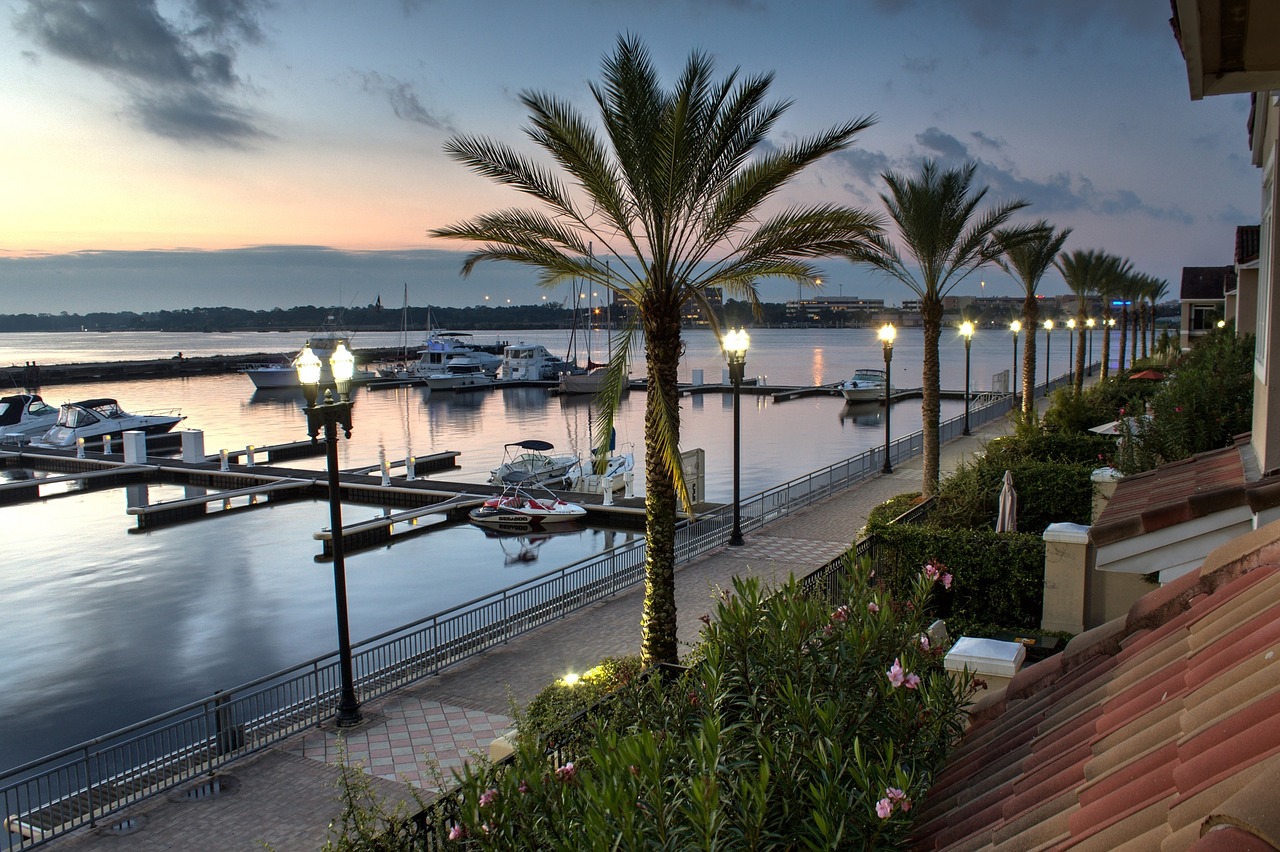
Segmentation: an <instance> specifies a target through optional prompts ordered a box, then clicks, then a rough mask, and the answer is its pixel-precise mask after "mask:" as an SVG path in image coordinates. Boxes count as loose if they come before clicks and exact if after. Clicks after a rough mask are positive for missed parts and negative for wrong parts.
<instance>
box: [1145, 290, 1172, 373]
mask: <svg viewBox="0 0 1280 852" xmlns="http://www.w3.org/2000/svg"><path fill="white" fill-rule="evenodd" d="M1167 295H1169V282H1168V281H1166V280H1164V279H1163V278H1154V277H1153V278H1152V279H1151V280H1150V282H1149V283H1148V286H1147V301H1148V302H1149V303H1150V306H1151V325H1150V326H1149V328H1150V340H1151V347H1150V349H1148V348H1147V344H1146V343H1145V342H1144V343H1143V344H1142V345H1143V350H1142V355H1143V357H1146V356H1147V355H1148V353H1154V352H1155V351H1156V305H1158V304H1160V302H1161V301H1162V300H1163V299H1164V297H1165V296H1167Z"/></svg>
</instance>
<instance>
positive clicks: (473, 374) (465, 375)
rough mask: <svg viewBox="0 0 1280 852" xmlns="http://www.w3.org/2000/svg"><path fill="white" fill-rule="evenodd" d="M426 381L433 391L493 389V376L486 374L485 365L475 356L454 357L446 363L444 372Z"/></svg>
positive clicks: (427, 378) (435, 374)
mask: <svg viewBox="0 0 1280 852" xmlns="http://www.w3.org/2000/svg"><path fill="white" fill-rule="evenodd" d="M424 381H425V382H426V384H427V387H428V388H430V389H431V390H433V391H437V390H464V389H469V388H487V387H491V386H492V385H493V376H491V375H489V373H487V372H485V369H484V365H483V364H482V363H481V362H480V360H479V359H477V358H475V357H474V356H473V355H470V354H468V355H454V356H453V357H452V358H450V359H449V360H448V362H446V363H445V366H444V370H443V371H441V372H439V373H432V374H431V375H429V376H427V377H426V378H425V379H424Z"/></svg>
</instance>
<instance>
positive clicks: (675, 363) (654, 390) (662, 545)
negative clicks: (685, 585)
mask: <svg viewBox="0 0 1280 852" xmlns="http://www.w3.org/2000/svg"><path fill="white" fill-rule="evenodd" d="M641 316H642V317H643V323H644V331H645V347H644V352H645V363H646V366H647V369H648V374H649V387H648V390H647V391H646V394H645V414H644V431H645V449H646V452H645V463H644V475H645V485H644V490H645V497H644V509H645V561H644V576H645V585H644V611H643V613H642V614H641V625H640V631H641V646H640V653H641V657H642V659H643V660H644V664H645V665H646V666H649V665H653V664H654V663H677V662H679V656H680V655H679V646H678V644H677V637H676V582H675V577H676V575H675V566H676V546H675V545H676V513H677V503H676V487H675V473H676V471H675V469H674V468H673V467H672V462H671V458H670V455H669V454H667V453H664V452H662V451H661V447H660V445H659V442H660V440H661V436H662V435H663V434H664V433H670V431H671V430H672V429H674V434H667V436H666V437H667V438H668V439H669V440H670V442H671V445H672V446H673V447H674V450H673V451H674V452H675V453H677V454H678V452H679V437H680V420H679V417H680V413H679V412H680V392H679V389H678V388H677V386H676V380H677V378H678V375H679V369H680V353H681V348H680V347H681V343H680V311H679V306H678V305H676V306H674V307H673V306H671V305H667V304H665V303H663V302H659V301H658V300H656V299H655V300H654V303H650V304H648V305H645V306H643V307H642V309H641ZM664 410H665V411H667V412H672V413H673V414H672V416H673V417H674V418H675V423H674V424H673V423H670V422H669V420H668V418H667V417H665V416H664V415H663V411H664ZM655 438H659V442H655ZM675 463H676V464H678V463H679V458H678V455H677V458H676V459H675Z"/></svg>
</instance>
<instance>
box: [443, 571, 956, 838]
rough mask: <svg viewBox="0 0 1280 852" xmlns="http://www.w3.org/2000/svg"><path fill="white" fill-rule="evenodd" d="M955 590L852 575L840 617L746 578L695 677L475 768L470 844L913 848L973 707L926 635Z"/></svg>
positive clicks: (644, 693)
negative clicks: (503, 761)
mask: <svg viewBox="0 0 1280 852" xmlns="http://www.w3.org/2000/svg"><path fill="white" fill-rule="evenodd" d="M944 578H946V580H945V581H946V582H949V579H950V577H949V574H948V572H947V571H946V570H945V569H944V568H943V567H942V566H941V565H938V564H936V563H932V562H931V563H930V567H929V568H922V569H918V571H917V576H916V580H915V582H914V584H913V585H912V587H911V588H910V590H909V591H908V594H907V596H906V597H905V598H904V599H899V600H894V599H893V598H892V597H891V596H890V595H889V594H888V593H887V592H886V591H885V590H884V589H882V588H879V587H876V586H875V585H873V581H872V578H871V576H870V571H869V570H868V569H867V568H866V567H857V568H851V569H850V572H849V577H848V579H847V581H846V583H845V591H844V592H843V593H842V595H841V598H842V600H840V601H839V602H838V603H837V604H836V605H834V606H833V605H832V603H828V602H825V601H820V600H817V599H815V598H814V597H811V596H808V595H806V594H805V593H803V592H802V591H801V589H800V588H799V586H798V585H797V584H796V583H795V582H794V581H793V582H791V583H789V584H787V585H786V586H785V587H783V588H782V589H781V590H780V591H778V592H777V593H776V594H768V593H766V591H765V590H764V589H763V588H762V587H761V585H760V583H759V582H758V581H756V580H751V579H740V580H736V581H735V584H734V593H733V594H732V595H729V596H727V597H726V598H725V599H723V600H721V601H720V602H719V604H718V607H717V612H716V615H715V617H714V618H712V619H710V623H709V624H708V625H707V627H706V628H705V629H704V630H703V635H702V641H701V642H700V644H699V645H698V647H697V648H696V649H695V651H694V652H693V654H692V655H691V658H690V659H689V660H688V661H687V663H688V666H689V668H688V669H687V671H685V672H684V673H682V674H681V675H679V676H678V677H677V678H675V679H670V680H666V681H664V679H663V678H657V677H655V678H650V679H648V680H647V681H644V682H641V681H639V680H637V681H636V682H634V683H633V684H632V686H630V687H628V688H627V689H624V690H623V691H622V692H621V693H620V694H619V696H618V699H617V700H618V701H619V702H621V703H622V704H624V705H626V707H627V709H626V711H625V712H621V713H612V714H609V715H608V716H607V717H604V718H601V719H598V720H596V721H595V722H594V727H593V728H592V736H591V737H590V738H589V740H590V741H589V744H584V745H583V746H581V747H580V749H579V750H577V751H575V752H574V753H572V754H568V755H565V754H562V755H560V756H559V757H557V758H555V759H551V758H548V757H547V756H546V752H545V749H543V748H540V747H538V746H537V745H536V744H535V743H532V742H530V741H528V740H527V739H524V740H522V741H521V745H520V748H519V749H518V751H517V753H516V755H515V757H514V760H513V761H512V763H510V764H509V765H507V766H506V767H492V766H487V765H478V766H468V767H467V768H465V769H464V770H463V771H462V773H461V775H460V776H459V780H460V782H461V784H462V787H461V797H460V799H461V807H460V822H459V827H458V829H457V830H456V832H455V833H454V834H453V835H451V836H452V838H453V840H454V843H455V844H456V847H457V848H459V849H512V850H515V849H575V850H576V849H584V848H620V849H641V848H670V849H709V848H723V849H765V848H807V849H842V848H848V849H867V848H877V849H885V848H893V847H895V846H899V845H901V844H902V843H903V841H904V840H905V837H906V834H907V832H908V830H909V828H910V812H911V808H912V806H913V803H915V802H918V801H919V800H920V798H921V797H922V796H923V795H924V793H925V791H926V790H927V789H928V787H929V784H930V780H931V778H932V776H933V773H934V772H935V771H936V770H937V769H938V768H939V766H940V765H941V762H942V760H943V759H944V757H945V754H946V752H947V749H948V748H949V746H950V745H951V743H952V742H953V741H954V740H955V738H956V737H958V735H959V733H960V732H961V729H962V717H961V713H960V708H961V707H962V706H963V704H964V703H965V701H966V700H967V699H968V698H969V697H970V688H969V685H968V682H967V681H966V682H964V683H961V684H957V683H956V682H955V681H953V680H952V679H951V678H950V677H949V676H948V675H947V673H946V672H945V671H944V670H943V668H942V665H941V657H942V655H943V653H944V652H945V648H940V647H936V646H935V645H934V644H933V643H931V642H930V641H929V640H928V638H927V636H926V635H925V626H926V625H927V624H928V623H929V620H930V618H929V616H927V615H926V613H925V610H926V604H927V601H928V599H929V596H930V594H931V593H932V591H933V590H934V588H935V587H938V588H940V587H941V585H942V583H943V582H944Z"/></svg>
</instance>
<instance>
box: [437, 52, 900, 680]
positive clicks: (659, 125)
mask: <svg viewBox="0 0 1280 852" xmlns="http://www.w3.org/2000/svg"><path fill="white" fill-rule="evenodd" d="M713 72H714V64H713V62H712V61H711V59H710V58H709V57H708V56H706V55H704V54H701V53H694V54H692V55H691V56H690V58H689V60H688V62H687V64H686V65H685V68H684V70H683V72H682V73H681V75H680V77H679V79H678V81H677V82H676V84H675V86H674V88H672V89H671V90H669V91H668V90H665V89H664V88H663V87H662V85H661V81H660V80H659V79H658V75H657V73H656V71H655V69H654V67H653V63H652V61H651V58H650V55H649V52H648V50H647V48H646V47H645V46H644V45H643V44H642V43H641V42H640V41H639V40H638V39H636V38H634V37H631V36H623V37H620V38H619V39H618V42H617V44H616V47H615V49H614V51H613V53H612V54H611V55H609V56H607V57H605V59H604V63H603V74H604V79H603V82H601V83H592V84H591V87H590V88H591V93H592V95H593V97H594V100H595V105H596V107H597V108H598V109H599V125H600V127H599V129H597V128H596V127H595V126H593V124H592V123H591V121H590V120H589V119H588V118H587V117H586V116H585V115H583V114H581V113H580V112H579V111H578V110H577V109H575V107H574V106H573V105H572V104H571V103H569V102H568V101H566V100H563V99H560V98H556V97H553V96H551V95H548V94H544V93H538V92H528V93H524V94H522V95H521V96H520V100H521V103H523V105H524V106H525V107H526V108H527V109H528V110H529V113H530V116H531V122H532V126H531V127H529V128H528V129H527V131H526V133H527V135H528V136H529V138H530V139H532V140H533V142H534V143H536V144H537V145H538V146H539V147H540V148H542V149H543V150H544V151H545V153H546V154H547V155H549V157H550V159H551V161H552V162H553V163H554V164H555V165H556V166H558V167H559V169H560V170H561V171H562V172H563V173H564V177H562V176H561V175H560V174H559V173H557V172H556V171H555V170H553V169H551V168H549V167H547V166H546V165H544V164H543V163H542V162H541V161H537V160H533V159H530V158H527V157H525V156H523V155H521V154H519V153H517V152H516V151H514V150H513V149H511V148H510V147H508V146H507V145H504V144H500V143H496V142H493V141H489V140H486V139H482V138H476V137H470V136H460V137H455V138H453V139H451V140H450V141H449V142H448V143H447V145H446V147H445V150H446V152H447V153H449V154H450V155H451V156H452V157H454V158H455V159H457V160H459V161H460V162H462V163H464V164H465V165H467V166H468V167H469V168H470V169H471V170H472V171H475V172H477V173H478V174H481V175H483V176H485V177H488V178H490V179H492V180H494V181H496V182H498V183H501V184H505V185H508V186H511V187H513V188H515V189H517V190H519V191H520V192H523V193H525V194H526V195H529V196H531V197H532V198H534V199H535V200H536V201H537V202H539V204H540V205H541V209H540V210H521V209H513V210H504V211H499V212H495V213H489V214H486V215H482V216H479V217H477V218H475V219H472V220H470V221H468V222H463V223H460V224H456V225H451V226H449V227H445V228H439V229H436V230H434V231H433V232H432V234H433V235H434V236H438V237H448V238H453V239H461V240H469V241H473V242H477V243H481V244H482V245H481V246H480V247H479V248H477V249H476V250H475V251H473V252H472V253H471V254H470V255H468V257H467V259H466V261H465V262H464V264H463V267H462V272H463V274H464V275H465V274H468V273H470V272H471V270H472V269H474V268H475V266H476V264H477V263H480V262H481V261H488V260H505V261H511V262H514V263H519V264H523V265H525V266H529V267H533V268H534V269H537V270H538V271H539V278H538V281H539V284H541V285H543V286H554V285H557V284H561V283H564V282H567V281H571V280H573V279H575V278H581V279H587V280H590V281H591V282H593V283H594V284H596V285H599V286H601V287H604V288H607V289H608V290H610V291H611V292H612V293H613V294H614V295H615V296H616V298H617V299H618V300H620V301H621V302H623V303H624V304H625V305H626V306H627V307H628V309H629V311H628V312H629V315H630V317H629V319H628V321H627V325H626V328H625V329H624V331H623V333H622V334H621V335H618V336H617V337H616V338H615V344H614V347H613V351H612V353H611V359H610V366H609V373H608V379H607V381H606V387H605V389H604V390H603V391H602V392H601V397H600V398H601V399H602V400H603V401H604V403H605V404H604V412H603V414H604V416H603V417H601V418H600V420H599V421H598V422H597V430H596V435H595V436H594V438H595V440H596V442H597V443H598V444H600V445H601V446H607V441H608V436H609V433H610V431H611V429H612V426H613V419H614V415H615V413H616V410H617V394H618V391H619V389H620V388H621V386H622V381H623V379H624V377H625V370H626V362H625V356H626V355H627V353H628V352H629V351H632V348H633V347H634V348H637V349H638V348H639V347H640V345H641V344H640V342H639V341H638V340H637V338H638V337H641V336H642V338H643V349H644V358H645V363H646V367H647V372H648V391H647V393H646V395H645V427H644V434H645V539H646V554H645V599H644V612H643V614H642V616H641V633H642V643H641V648H642V655H643V658H644V660H645V661H646V662H649V663H654V662H674V661H676V660H677V651H678V645H677V641H676V609H675V531H676V521H677V515H678V512H679V509H680V505H681V504H682V505H683V506H684V507H685V508H686V509H689V510H691V509H692V505H691V503H690V498H689V491H688V488H687V487H686V485H685V482H684V477H683V474H682V471H681V466H680V396H679V391H678V389H677V386H676V380H677V374H678V371H679V367H680V354H681V352H682V351H683V341H682V340H681V333H680V328H681V322H680V319H681V308H682V306H684V305H686V304H695V305H698V306H699V307H701V308H703V309H704V312H705V313H704V315H705V316H708V317H715V316H716V314H715V311H714V310H712V309H711V305H710V298H709V297H710V294H711V292H712V290H714V289H721V290H723V291H724V293H725V295H727V296H732V297H735V298H738V299H740V300H746V301H748V302H749V303H751V304H752V306H753V308H754V309H755V310H759V304H760V303H759V298H758V294H757V291H756V281H757V280H758V279H760V278H766V277H780V278H784V279H789V280H791V281H795V282H797V283H799V284H812V282H813V281H814V280H815V279H816V278H817V277H818V276H819V274H820V270H819V269H817V268H816V267H815V266H813V265H812V264H811V263H810V262H809V261H810V260H811V259H812V258H817V257H825V256H833V255H844V254H847V253H849V252H851V251H854V250H857V249H859V248H860V247H862V246H863V244H864V242H865V241H866V240H867V238H868V237H869V235H871V234H873V233H876V232H878V230H879V220H878V218H877V217H876V216H875V215H874V214H871V213H867V212H865V211H860V210H855V209H852V208H848V207H841V206H836V205H830V204H815V205H807V206H795V207H790V208H788V209H785V210H783V211H781V212H778V213H773V214H770V213H769V212H768V211H766V210H764V209H762V208H763V207H764V205H765V203H766V202H767V201H768V200H769V199H771V198H772V197H773V196H774V195H775V194H776V193H777V192H778V191H779V190H780V189H781V188H782V187H783V186H784V185H785V184H787V183H788V182H789V181H790V180H791V179H792V178H794V177H795V176H796V175H797V174H798V173H799V172H801V171H802V170H803V169H804V168H806V167H807V166H809V165H811V164H813V163H814V162H816V161H818V160H820V159H821V158H823V157H825V156H826V155H828V154H832V153H835V152H837V151H841V150H843V149H845V148H847V147H849V145H850V144H852V142H853V138H854V136H856V135H857V134H858V133H859V132H860V131H862V130H863V129H865V128H866V127H869V126H870V125H871V124H872V123H873V122H874V119H872V118H862V119H858V120H856V121H851V122H848V123H845V124H841V125H839V126H837V127H834V128H831V129H829V130H826V131H824V132H822V133H820V134H818V135H816V136H813V137H811V138H809V139H800V140H797V141H794V142H792V143H790V144H788V145H786V146H781V147H776V148H775V147H770V146H769V145H767V144H766V143H765V139H766V136H767V134H768V132H769V130H771V129H772V128H773V126H774V125H775V123H776V122H777V121H778V119H779V117H780V116H781V115H782V114H783V113H784V112H785V110H786V108H787V106H788V104H787V103H785V102H783V103H773V104H768V103H765V97H766V96H767V94H768V91H769V87H770V85H771V83H772V80H773V77H772V75H771V74H761V75H757V76H752V77H750V78H747V79H744V80H741V81H740V80H738V76H737V72H734V73H731V74H730V75H729V76H728V77H726V78H725V79H724V80H721V81H716V80H714V79H713V76H712V75H713ZM593 243H594V246H595V251H594V252H593V251H592V244H593ZM601 249H603V251H601ZM610 261H611V262H610ZM714 330H715V332H716V334H717V336H719V334H720V329H719V327H718V326H715V327H714Z"/></svg>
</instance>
